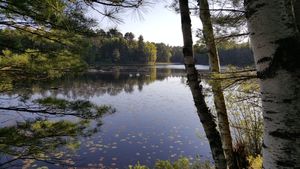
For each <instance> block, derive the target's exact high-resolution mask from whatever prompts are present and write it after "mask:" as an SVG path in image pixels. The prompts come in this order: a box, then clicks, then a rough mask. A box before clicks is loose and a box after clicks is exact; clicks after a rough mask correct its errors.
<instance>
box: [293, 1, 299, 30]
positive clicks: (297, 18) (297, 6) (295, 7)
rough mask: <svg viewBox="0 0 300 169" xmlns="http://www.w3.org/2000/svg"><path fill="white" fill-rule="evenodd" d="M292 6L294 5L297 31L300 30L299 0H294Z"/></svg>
mask: <svg viewBox="0 0 300 169" xmlns="http://www.w3.org/2000/svg"><path fill="white" fill-rule="evenodd" d="M293 6H294V14H295V20H296V24H297V27H298V31H299V32H300V1H299V0H294V3H293Z"/></svg>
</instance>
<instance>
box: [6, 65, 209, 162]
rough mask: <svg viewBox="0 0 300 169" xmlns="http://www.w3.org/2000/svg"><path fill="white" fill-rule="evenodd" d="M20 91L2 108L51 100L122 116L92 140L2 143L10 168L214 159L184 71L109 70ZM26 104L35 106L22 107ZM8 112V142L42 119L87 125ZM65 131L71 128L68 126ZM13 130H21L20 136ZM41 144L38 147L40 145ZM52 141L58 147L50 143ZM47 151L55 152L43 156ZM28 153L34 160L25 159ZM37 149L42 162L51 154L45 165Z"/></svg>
mask: <svg viewBox="0 0 300 169" xmlns="http://www.w3.org/2000/svg"><path fill="white" fill-rule="evenodd" d="M198 69H199V70H206V69H207V67H206V66H198ZM14 85H15V89H14V90H13V91H10V92H6V93H5V94H2V95H1V98H0V99H1V100H0V101H1V103H0V104H1V107H8V106H9V107H11V106H15V107H16V106H28V105H29V106H32V105H34V103H33V102H32V100H34V99H37V98H42V97H49V96H51V97H56V98H63V99H67V100H78V99H81V100H83V99H84V100H89V101H91V102H92V103H94V104H97V105H110V106H112V107H113V108H114V109H115V112H114V113H113V114H108V115H105V116H103V117H102V119H101V124H99V123H97V122H93V121H90V122H89V123H88V124H89V126H88V127H87V128H89V129H93V128H96V129H97V130H96V129H95V130H93V132H92V133H90V134H88V135H85V134H84V133H83V132H77V133H76V135H74V134H73V135H72V136H71V138H68V136H60V137H59V138H56V137H57V136H53V137H55V139H53V138H50V136H47V138H42V140H41V138H38V140H39V141H32V142H30V141H28V143H30V145H27V144H26V145H23V144H22V142H21V143H18V144H16V143H11V145H5V146H3V145H1V144H3V143H1V142H0V151H1V159H0V162H1V163H2V164H3V165H2V167H3V168H5V167H6V168H14V167H15V168H19V167H21V166H23V167H24V168H38V167H41V166H47V167H48V168H62V167H66V168H68V167H78V168H88V167H89V168H93V167H94V168H126V167H128V166H129V165H130V164H136V163H138V162H139V163H140V164H145V165H148V166H153V164H154V163H155V161H156V160H157V159H160V160H172V161H173V160H176V159H178V158H180V157H181V156H186V157H189V158H190V159H194V158H196V157H197V156H198V157H200V159H201V160H211V154H210V148H209V145H208V142H207V140H206V138H205V134H204V131H203V128H202V126H201V123H200V120H199V118H198V115H197V113H196V108H195V107H194V103H193V100H192V95H191V92H190V90H189V87H188V86H187V84H186V77H185V74H184V67H183V65H157V66H143V67H142V66H125V67H106V68H103V69H100V70H98V69H97V70H96V69H92V70H90V71H89V72H87V73H83V74H80V75H76V76H74V75H72V76H66V77H64V78H62V79H59V80H55V81H51V82H43V81H41V82H23V83H18V84H14ZM24 99H25V100H27V101H25V102H24V101H23V102H22V100H24ZM0 111H1V115H0V119H1V123H0V126H1V129H3V128H9V129H10V130H7V131H6V130H5V132H3V131H2V133H1V134H2V135H1V137H2V139H3V138H5V139H6V138H9V137H12V138H14V137H17V136H18V135H19V134H18V133H22V132H23V133H26V132H28V131H22V132H20V131H18V130H17V129H16V127H14V126H16V125H17V124H20V122H25V121H30V120H31V121H34V120H33V119H36V118H39V119H46V120H49V121H54V122H58V121H60V120H64V121H69V122H70V123H74V124H72V126H73V127H74V126H76V125H77V124H81V122H80V119H78V118H75V117H70V116H66V117H57V116H44V115H41V114H37V113H24V112H16V111H7V110H0ZM68 124H69V123H68ZM35 126H36V125H35ZM41 126H42V125H41ZM51 127H53V126H51ZM11 128H13V129H14V130H12V129H11ZM38 129H39V132H40V133H41V132H43V130H44V129H45V130H47V126H46V127H44V128H43V126H42V127H40V128H38ZM55 129H56V130H57V131H55V132H57V133H59V132H60V131H59V128H55ZM64 129H66V127H64V128H63V127H62V128H61V130H64ZM79 129H80V128H77V131H78V130H79ZM13 132H16V134H15V135H14V136H12V134H11V133H13ZM3 134H7V135H3ZM24 135H25V136H26V134H24ZM31 137H32V136H31ZM22 139H24V138H22ZM13 140H14V139H13ZM59 141H61V142H59ZM35 143H36V144H37V145H32V144H35ZM50 143H55V145H47V144H50ZM68 143H72V144H68ZM6 144H9V143H6ZM39 146H45V147H47V149H44V150H37V149H38V147H39ZM28 147H30V150H29V148H28ZM49 147H50V148H49ZM1 149H2V150H1ZM25 150H26V152H27V153H28V152H31V153H32V154H25V155H20V152H24V151H25ZM14 151H15V152H17V153H14ZM36 151H38V155H39V157H40V155H41V154H43V156H46V157H45V158H44V160H41V159H35V160H33V159H34V158H31V159H30V158H26V157H36V156H34V155H33V154H34V153H36ZM14 159H15V160H14ZM4 164H5V165H4ZM0 168H1V166H0Z"/></svg>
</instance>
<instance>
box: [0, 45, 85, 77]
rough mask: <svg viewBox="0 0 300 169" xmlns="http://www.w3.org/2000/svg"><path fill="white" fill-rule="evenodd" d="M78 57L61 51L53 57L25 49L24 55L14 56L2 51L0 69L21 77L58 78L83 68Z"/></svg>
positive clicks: (9, 52) (7, 51)
mask: <svg viewBox="0 0 300 169" xmlns="http://www.w3.org/2000/svg"><path fill="white" fill-rule="evenodd" d="M85 66H86V65H85V64H84V63H82V61H81V59H80V58H79V56H76V55H75V56H74V55H73V54H72V53H70V52H68V51H61V52H60V53H58V54H57V55H55V56H49V55H48V54H44V53H41V52H39V51H36V50H30V49H27V50H26V51H25V53H22V54H15V53H12V52H11V51H9V50H4V51H3V55H0V67H1V68H6V71H10V70H11V71H14V72H17V73H18V74H21V75H28V76H30V75H39V76H43V77H46V78H55V77H60V76H61V75H63V74H64V73H65V72H69V71H80V70H83V69H84V68H85Z"/></svg>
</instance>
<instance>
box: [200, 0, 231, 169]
mask: <svg viewBox="0 0 300 169" xmlns="http://www.w3.org/2000/svg"><path fill="white" fill-rule="evenodd" d="M198 6H199V8H200V13H199V15H200V19H201V22H202V25H203V30H202V32H203V35H204V39H205V43H206V48H207V49H208V56H209V64H210V69H211V71H212V73H213V75H214V74H219V73H220V62H219V56H218V51H217V48H216V44H215V37H214V32H213V27H212V23H211V15H210V11H209V5H208V2H207V0H198ZM212 92H213V96H214V104H215V107H216V111H217V116H218V125H219V130H220V134H221V138H222V145H223V149H224V153H225V157H226V160H227V165H228V167H229V168H231V169H232V168H236V167H235V160H234V156H233V148H232V138H231V134H230V127H229V122H228V116H227V109H226V105H225V99H224V95H223V91H222V87H221V82H220V81H218V80H216V81H213V82H212Z"/></svg>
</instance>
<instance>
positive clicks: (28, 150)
mask: <svg viewBox="0 0 300 169" xmlns="http://www.w3.org/2000/svg"><path fill="white" fill-rule="evenodd" d="M86 128H87V124H86V123H73V122H70V121H63V120H62V121H58V122H52V121H47V120H41V119H37V120H34V121H26V122H22V123H18V124H17V125H16V126H11V127H4V128H0V134H1V137H0V152H1V153H4V154H8V155H11V156H13V158H15V159H19V158H20V159H34V160H39V161H49V162H50V161H52V159H55V160H54V162H56V163H64V161H63V160H64V158H63V156H64V154H65V153H67V151H69V150H70V151H73V150H74V148H76V146H77V147H78V145H79V144H80V142H79V141H78V140H77V137H79V136H81V135H84V134H85V133H86ZM75 145H76V146H75ZM68 147H70V149H65V151H64V152H61V148H68ZM13 162H14V160H12V161H11V162H9V161H8V162H4V163H1V165H0V167H1V168H2V167H5V166H6V167H7V166H9V165H10V163H13Z"/></svg>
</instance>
